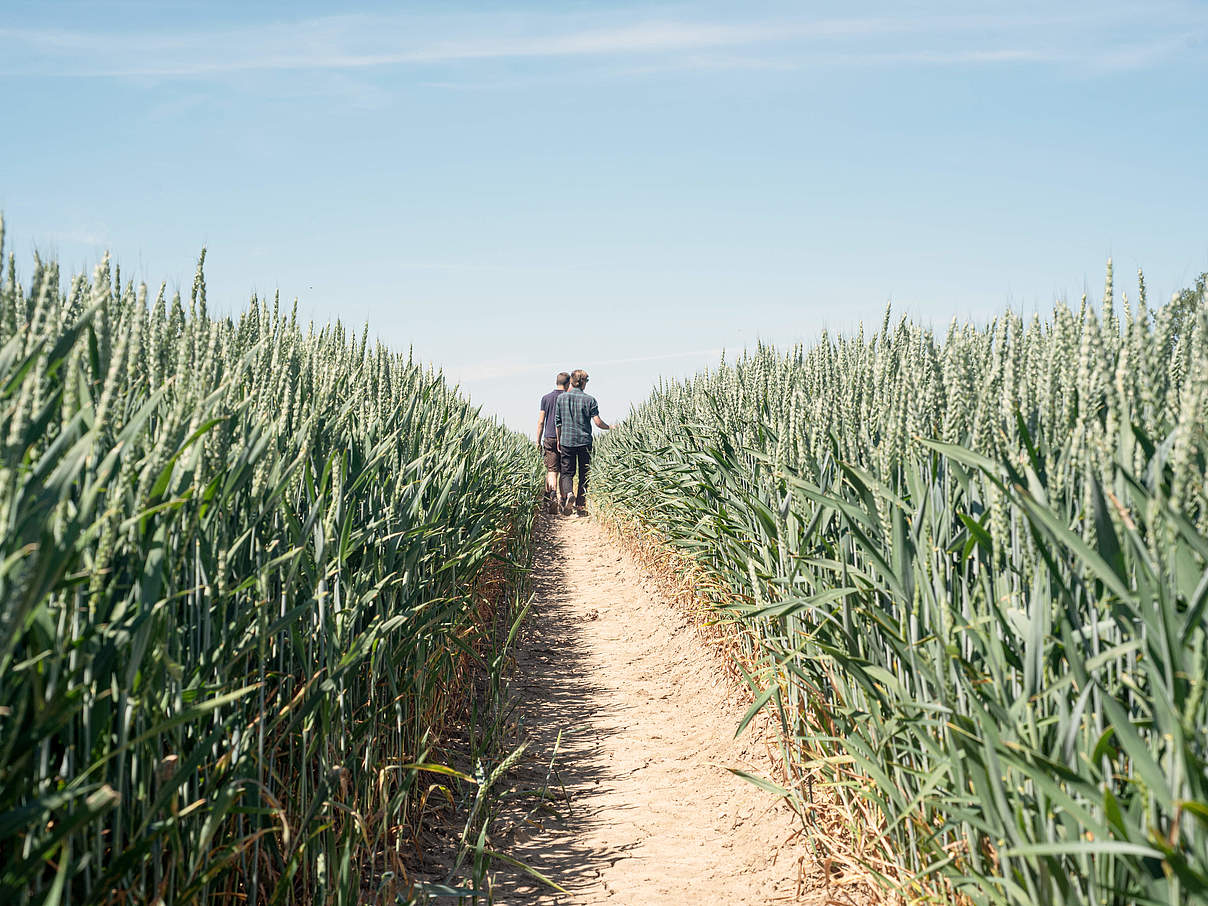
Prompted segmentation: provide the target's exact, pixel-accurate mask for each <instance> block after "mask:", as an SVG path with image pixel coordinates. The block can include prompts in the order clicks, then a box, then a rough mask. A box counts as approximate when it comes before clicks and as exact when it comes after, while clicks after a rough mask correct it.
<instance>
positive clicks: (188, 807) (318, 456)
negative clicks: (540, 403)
mask: <svg viewBox="0 0 1208 906" xmlns="http://www.w3.org/2000/svg"><path fill="white" fill-rule="evenodd" d="M0 286H2V287H3V289H2V291H0V442H2V443H3V456H2V458H0V524H2V525H3V532H2V533H0V815H2V816H3V817H2V819H0V900H2V901H3V902H5V903H13V904H18V903H34V902H37V903H46V904H55V903H73V904H74V903H88V902H119V901H120V902H150V901H152V900H155V899H156V898H157V897H158V898H162V899H163V901H165V902H169V903H171V902H190V901H206V902H211V901H213V902H257V903H259V902H328V901H331V902H346V903H353V902H361V898H362V896H363V895H365V893H366V890H368V891H369V893H373V892H374V890H375V889H377V888H379V887H382V885H384V887H383V888H382V889H385V888H391V885H392V884H394V885H395V887H394V888H392V889H394V890H395V891H396V892H397V891H404V890H405V884H404V883H403V882H404V881H405V864H404V861H403V859H402V854H404V853H406V852H414V848H415V839H414V836H415V833H416V829H417V822H418V820H419V817H418V816H419V812H420V808H421V802H422V799H423V798H424V797H425V796H426V795H428V794H429V792H430V787H431V786H432V783H433V776H434V775H421V774H419V772H418V769H417V768H416V767H415V766H416V765H417V764H419V763H421V762H424V761H425V759H426V758H427V756H428V755H429V751H430V749H431V748H432V746H433V745H434V743H435V742H436V740H437V737H438V735H439V733H440V731H441V728H442V726H443V725H444V723H445V721H446V718H447V716H448V715H449V713H450V712H451V711H457V710H458V709H461V708H463V707H464V701H463V698H464V692H465V689H466V674H467V670H468V665H469V664H470V662H471V660H472V659H473V658H474V657H475V656H476V655H475V653H474V652H475V651H476V650H477V649H480V648H481V647H482V645H483V644H485V641H484V639H483V636H484V634H485V633H486V632H487V629H488V628H489V626H490V625H491V622H492V621H491V613H492V609H493V608H494V607H495V606H497V605H500V604H502V605H503V606H506V605H507V603H508V602H507V601H506V600H502V599H501V598H500V596H501V595H504V596H506V594H507V591H508V579H509V578H510V576H509V572H510V570H511V567H509V566H508V565H507V564H509V563H518V564H519V565H521V566H522V565H523V563H524V561H525V558H526V556H527V554H526V551H527V544H528V534H529V528H530V516H531V512H532V506H533V500H534V495H535V492H536V488H537V482H538V481H539V476H538V474H537V463H536V462H535V461H534V458H533V456H532V453H531V450H530V447H529V445H528V443H527V442H526V441H525V440H524V438H522V437H520V436H519V435H516V434H514V433H512V432H510V431H508V430H506V429H504V428H502V427H500V426H498V425H496V424H495V423H493V422H488V421H486V420H484V419H481V418H480V417H479V416H478V413H477V411H476V410H474V409H473V408H472V407H470V406H469V405H468V404H467V403H466V402H465V401H464V400H462V399H461V398H459V397H458V396H457V395H456V394H455V393H454V392H453V391H451V390H450V389H449V388H448V386H447V385H446V384H445V382H444V380H443V379H442V378H441V376H440V375H439V374H436V373H433V372H432V371H430V370H427V369H425V368H424V367H421V366H420V365H418V364H416V363H414V362H412V361H411V360H410V359H409V357H407V356H400V355H397V354H395V353H392V352H390V351H389V350H387V349H385V348H383V347H381V346H380V345H376V344H374V345H370V344H369V343H368V342H367V340H366V337H365V336H364V335H362V336H360V337H357V336H354V335H349V334H347V333H346V332H345V331H344V329H343V328H342V327H341V326H339V325H338V324H337V325H335V326H329V327H324V328H322V329H321V330H317V331H316V330H315V329H314V328H313V327H311V328H303V327H302V326H300V325H299V324H297V323H296V320H295V317H294V316H293V315H292V314H288V313H282V312H280V311H278V307H277V304H276V302H274V303H273V304H272V305H271V306H269V305H266V304H264V303H262V302H260V301H257V300H255V299H253V300H252V302H251V304H250V305H249V306H248V307H247V309H246V310H245V311H244V312H242V313H241V314H240V315H239V317H238V318H237V319H231V318H225V317H212V316H211V315H209V314H208V313H207V310H206V288H205V280H204V276H203V272H202V270H201V267H200V266H199V268H198V272H197V277H196V280H195V282H194V284H193V288H192V292H191V294H190V297H189V299H188V300H187V301H186V300H182V299H181V298H180V297H179V296H175V297H173V298H172V299H170V300H169V299H167V298H166V297H165V293H164V290H163V289H162V288H161V290H160V292H159V295H158V296H157V297H156V298H154V299H148V297H147V291H146V288H145V287H134V286H132V285H130V284H126V285H123V284H122V282H121V278H120V274H119V273H118V272H117V270H116V269H113V270H111V268H110V266H109V263H108V261H107V260H106V262H105V263H103V264H102V265H101V266H100V267H99V268H98V269H97V271H96V273H95V275H94V276H93V277H92V279H91V280H88V279H85V278H83V277H76V278H75V279H74V280H73V281H72V282H71V284H70V289H68V290H67V291H66V292H64V291H62V289H61V284H60V274H59V272H58V268H57V266H56V265H54V264H48V263H44V262H41V261H38V262H36V264H35V268H34V270H33V273H32V275H31V277H30V279H29V281H28V284H27V285H25V286H23V284H22V282H21V281H20V280H18V279H17V275H16V274H15V273H14V271H13V264H12V262H11V259H10V261H9V264H8V268H7V270H6V271H4V272H3V273H0ZM436 776H437V779H439V776H438V775H436ZM392 896H393V894H392Z"/></svg>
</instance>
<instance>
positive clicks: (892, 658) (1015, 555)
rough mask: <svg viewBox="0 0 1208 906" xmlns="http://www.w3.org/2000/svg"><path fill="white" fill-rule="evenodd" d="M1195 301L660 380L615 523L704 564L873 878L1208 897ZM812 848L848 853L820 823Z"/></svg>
mask: <svg viewBox="0 0 1208 906" xmlns="http://www.w3.org/2000/svg"><path fill="white" fill-rule="evenodd" d="M1206 416H1208V298H1206V294H1205V281H1204V280H1203V279H1201V281H1200V282H1199V284H1198V285H1197V286H1196V287H1195V288H1194V289H1192V290H1188V291H1185V292H1183V293H1181V294H1179V295H1178V296H1177V297H1175V298H1174V299H1173V300H1172V301H1171V302H1170V303H1168V304H1166V305H1163V306H1161V307H1160V308H1157V309H1156V310H1151V309H1150V308H1149V307H1148V305H1147V300H1146V298H1145V288H1144V282H1143V281H1142V282H1141V285H1140V293H1139V298H1138V299H1136V300H1134V301H1133V302H1131V303H1130V302H1129V300H1128V299H1127V298H1124V299H1123V300H1122V303H1118V302H1117V300H1116V299H1115V298H1114V292H1113V287H1112V276H1111V271H1110V265H1109V270H1108V279H1107V287H1106V291H1105V294H1104V299H1103V302H1102V305H1101V306H1100V307H1099V310H1098V311H1096V310H1095V307H1094V306H1092V305H1090V304H1088V303H1087V302H1086V300H1085V299H1084V300H1083V302H1082V304H1081V305H1080V306H1079V307H1077V308H1074V309H1071V308H1069V307H1067V306H1066V305H1064V304H1059V305H1057V306H1056V307H1055V308H1054V310H1053V311H1052V313H1051V314H1050V315H1049V316H1048V317H1047V318H1044V319H1042V318H1040V317H1039V316H1037V317H1033V318H1032V319H1030V320H1026V321H1025V320H1024V319H1022V318H1021V317H1019V316H1018V315H1016V314H1014V313H1007V314H1004V315H1002V316H1001V317H999V318H998V319H996V320H995V321H994V322H993V323H991V324H988V325H986V326H976V327H975V326H971V325H964V326H961V325H956V324H953V325H952V326H951V327H950V328H949V329H948V330H947V332H944V333H936V332H934V331H932V330H930V329H928V328H925V327H923V326H920V325H917V324H914V323H911V322H910V321H909V320H907V319H901V320H899V321H897V322H894V321H891V319H890V317H889V315H888V313H887V314H886V319H885V322H884V324H883V325H882V326H881V329H880V330H879V331H877V332H876V333H874V334H872V335H871V336H865V335H864V334H863V332H862V331H861V332H860V333H857V334H856V335H855V336H847V337H830V336H824V337H823V338H822V339H821V340H820V341H819V342H818V343H817V344H816V345H813V346H811V347H809V348H796V349H793V350H790V351H788V352H787V353H784V352H777V351H776V350H774V349H772V348H768V347H760V348H758V349H756V350H753V351H750V352H748V353H747V354H746V355H744V356H743V357H742V358H741V359H740V360H739V361H737V362H735V363H733V364H729V365H727V364H723V365H722V367H720V368H719V369H717V370H716V371H713V372H709V373H705V374H702V375H700V376H698V377H696V378H695V379H692V380H689V381H685V382H673V383H669V384H666V385H664V386H661V387H660V388H659V389H658V390H657V391H656V392H655V393H654V394H653V395H652V397H651V398H650V399H649V400H648V401H647V402H646V403H645V404H644V405H643V406H641V407H640V408H638V409H637V410H636V412H635V413H634V415H633V416H631V417H630V418H629V419H628V420H627V421H626V422H625V423H624V425H623V426H622V427H621V428H620V429H618V430H615V431H613V432H611V434H610V435H609V436H608V438H607V439H606V440H605V441H603V442H602V443H601V445H600V447H599V449H598V451H597V456H596V469H597V479H596V480H597V483H596V488H597V489H598V493H600V494H602V495H604V498H605V499H604V509H605V512H606V514H607V516H608V518H610V519H612V520H614V521H615V522H617V523H618V524H619V525H621V526H622V527H624V528H626V529H627V530H629V531H633V532H638V533H641V534H642V535H643V536H645V537H650V536H653V537H654V538H656V539H658V540H659V541H660V542H662V543H665V544H669V545H671V546H672V548H673V549H675V550H677V551H679V552H680V553H681V554H684V555H687V556H689V557H691V558H692V559H693V560H694V561H695V568H696V569H698V570H702V571H704V573H705V574H707V577H708V578H709V581H707V582H705V583H703V584H702V586H701V587H702V588H715V589H716V591H713V592H709V593H708V594H709V597H710V603H711V604H712V605H713V606H714V607H716V608H717V610H718V613H719V614H720V615H721V616H722V617H723V619H725V620H727V621H728V623H729V625H730V628H731V629H732V636H733V638H734V639H735V640H736V641H737V643H738V644H740V645H742V646H745V653H744V655H743V657H742V660H744V661H745V665H744V669H746V670H748V672H749V678H750V684H751V688H752V692H753V694H754V695H755V704H756V706H767V707H772V708H775V709H776V712H777V713H778V714H779V715H780V719H781V723H782V728H783V733H784V739H783V746H784V754H785V757H786V760H787V763H788V765H789V769H790V771H791V773H792V775H793V776H794V777H795V781H794V783H793V784H791V785H790V788H789V789H787V790H786V791H785V792H786V795H788V796H790V797H792V798H793V799H794V800H795V801H796V803H797V806H798V808H799V810H800V812H801V814H802V816H803V819H804V820H805V822H806V825H807V828H809V827H811V826H812V824H811V822H812V820H813V819H812V816H813V814H814V811H813V810H814V808H815V807H816V806H817V805H818V801H817V800H816V798H815V796H814V791H815V789H816V788H815V787H814V785H813V784H812V781H811V779H812V778H813V777H816V776H823V777H824V778H826V779H827V780H829V781H830V782H831V783H832V785H833V786H834V789H835V790H836V791H837V794H838V795H839V797H840V798H841V799H843V800H846V801H847V803H848V804H849V805H851V806H853V808H852V813H853V814H858V813H863V812H867V809H866V808H864V806H865V805H866V804H867V803H868V802H869V801H871V802H872V803H873V804H874V805H875V809H874V812H875V813H876V814H877V816H878V819H877V822H876V823H875V825H874V826H872V827H868V826H861V825H858V824H853V826H852V827H851V828H850V832H851V837H850V839H849V841H848V845H849V846H853V847H856V848H858V849H859V850H860V851H861V852H862V853H864V857H865V859H866V861H867V862H868V864H869V865H870V866H871V867H873V869H874V870H876V871H879V872H880V873H881V874H882V875H883V876H884V877H885V879H886V881H887V883H890V884H893V885H895V886H899V887H900V888H901V889H903V890H904V891H906V892H908V893H910V892H912V893H913V894H914V895H917V896H920V897H922V896H925V895H929V894H928V892H930V894H934V895H936V896H938V897H941V898H943V899H948V898H950V897H951V895H952V893H953V892H954V891H955V892H959V893H960V894H963V895H964V896H966V897H968V898H969V901H971V902H973V903H977V904H991V903H1010V904H1020V906H1023V904H1035V903H1075V902H1077V903H1096V904H1116V906H1124V904H1132V903H1162V904H1172V906H1173V904H1179V903H1208V763H1206V758H1208V698H1206V696H1205V691H1206V686H1208V619H1206V614H1208V569H1206V566H1208V496H1206V490H1205V473H1206V471H1208V469H1206V465H1208V435H1206V433H1205V425H1206V424H1208V417H1206ZM812 839H813V841H814V843H815V845H817V846H818V847H820V848H822V849H823V850H824V851H825V850H826V848H827V847H831V846H834V845H835V841H833V840H830V839H828V838H827V836H826V834H825V833H823V832H821V830H819V831H818V832H816V833H814V834H812Z"/></svg>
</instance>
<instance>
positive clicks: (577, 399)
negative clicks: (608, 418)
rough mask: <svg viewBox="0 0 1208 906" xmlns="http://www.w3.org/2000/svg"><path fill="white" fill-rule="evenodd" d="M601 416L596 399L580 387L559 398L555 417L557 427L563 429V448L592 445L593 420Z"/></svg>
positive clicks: (573, 388) (572, 388)
mask: <svg viewBox="0 0 1208 906" xmlns="http://www.w3.org/2000/svg"><path fill="white" fill-rule="evenodd" d="M599 414H600V407H599V406H597V405H596V398H595V397H594V396H591V395H590V394H587V393H584V392H583V391H582V390H580V389H579V388H578V387H571V388H570V389H569V390H567V391H566V392H565V393H564V394H562V395H561V396H560V397H558V411H557V414H556V416H555V418H556V424H557V427H559V428H561V429H562V446H564V447H587V446H590V445H591V420H592V418H594V417H595V416H597V415H599Z"/></svg>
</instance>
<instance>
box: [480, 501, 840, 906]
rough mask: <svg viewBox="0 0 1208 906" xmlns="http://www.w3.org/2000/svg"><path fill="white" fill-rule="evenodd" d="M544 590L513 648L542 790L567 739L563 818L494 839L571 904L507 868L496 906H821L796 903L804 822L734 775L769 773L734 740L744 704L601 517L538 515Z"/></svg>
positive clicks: (531, 767)
mask: <svg viewBox="0 0 1208 906" xmlns="http://www.w3.org/2000/svg"><path fill="white" fill-rule="evenodd" d="M535 591H536V600H535V602H534V604H533V609H532V611H531V613H530V616H529V619H528V621H527V624H526V628H525V630H524V631H523V634H522V637H521V639H520V641H519V647H518V652H517V666H518V669H517V674H518V675H517V676H516V678H515V684H516V690H517V692H518V693H519V694H520V696H521V702H522V703H521V705H520V712H521V720H522V722H523V735H524V737H525V738H527V739H528V741H529V751H528V753H527V754H528V755H529V756H530V757H527V758H526V759H525V763H524V766H523V767H522V768H521V769H520V776H519V777H518V778H517V779H516V780H517V782H518V783H519V785H521V786H526V787H541V786H543V785H544V781H545V778H546V775H547V773H548V772H547V770H546V767H545V765H547V764H548V762H549V758H550V756H551V754H552V752H553V749H554V745H555V741H556V740H557V737H558V734H559V733H561V734H562V736H561V743H560V748H559V751H558V756H557V759H556V763H555V773H554V775H553V777H552V780H551V786H552V788H553V790H554V793H555V798H554V799H553V800H551V802H550V804H551V806H552V807H553V808H554V809H556V810H557V812H558V814H557V815H554V814H551V813H550V812H549V811H547V810H538V811H536V812H533V813H532V816H531V821H527V822H526V821H524V820H523V818H522V817H521V816H512V818H511V820H510V821H505V824H510V825H511V829H510V830H508V832H507V834H506V836H505V838H504V839H502V840H499V841H497V842H498V843H501V844H502V846H501V847H500V848H501V849H503V851H505V852H507V853H509V854H510V855H513V856H516V857H518V858H520V859H522V860H524V861H525V862H527V863H529V864H530V865H532V866H533V867H534V868H536V869H538V870H539V871H541V872H542V873H544V874H546V875H548V876H549V877H551V878H553V879H554V880H556V881H557V882H558V883H560V884H561V885H563V886H564V887H566V888H567V890H568V891H570V894H569V895H564V894H560V893H557V892H554V891H550V890H549V888H543V887H542V886H541V885H539V884H537V883H536V882H534V881H532V880H531V879H530V878H528V877H527V876H525V875H523V874H520V873H513V872H508V871H501V872H499V873H497V874H496V876H495V898H496V902H499V903H523V904H588V903H609V904H618V906H620V904H664V903H677V904H679V903H684V904H687V903H728V904H761V903H776V902H807V903H815V902H824V900H825V896H824V895H822V894H821V892H815V893H812V894H806V895H804V896H801V897H798V896H797V879H798V876H799V874H800V872H801V864H800V860H801V859H802V857H803V849H802V847H800V846H799V845H793V844H791V843H790V844H789V845H787V846H786V845H785V843H786V841H789V840H790V838H792V837H793V834H794V831H795V830H796V827H797V825H796V823H795V819H794V817H793V815H792V814H791V813H790V812H789V811H788V809H787V808H786V807H785V806H784V805H783V804H781V803H778V802H777V801H776V800H775V799H774V798H773V797H771V796H769V795H768V794H766V793H763V792H761V791H760V790H758V789H756V788H755V787H753V786H751V785H750V784H749V783H747V782H746V781H744V780H742V779H740V778H738V777H736V776H734V775H733V774H731V773H730V772H729V771H727V770H726V768H727V767H735V768H739V769H745V770H749V771H751V772H752V773H755V774H764V773H766V770H767V759H766V755H765V752H764V749H763V743H761V742H760V741H758V740H756V739H753V738H751V735H750V733H749V732H748V733H744V735H743V737H742V738H741V739H740V740H737V741H735V740H734V730H735V727H736V726H737V724H738V721H739V720H740V719H741V717H742V713H743V711H744V709H745V704H744V703H743V702H742V700H741V697H740V696H736V695H735V690H734V689H733V687H732V686H730V685H729V683H728V682H727V681H726V680H725V679H724V678H723V677H722V675H721V673H720V671H719V669H718V665H717V664H716V662H715V661H714V660H713V656H712V655H710V654H709V652H708V650H707V649H706V647H705V646H704V645H703V644H702V642H701V641H700V639H699V638H698V636H697V634H696V632H695V630H694V629H693V628H692V627H691V626H690V625H688V624H687V623H686V621H685V618H684V617H683V616H682V615H681V614H679V613H677V612H676V611H674V610H673V609H672V608H671V607H670V606H668V605H667V604H665V603H663V602H662V601H660V600H659V599H658V598H657V597H656V596H654V595H653V594H651V593H648V592H647V591H646V590H644V586H643V581H642V577H641V575H640V573H639V570H638V568H637V567H636V565H634V563H632V562H631V560H630V559H629V557H628V556H626V555H624V554H622V553H621V552H620V551H619V550H617V548H616V547H615V546H614V545H613V544H612V543H611V542H610V541H609V540H608V539H607V538H606V537H605V535H604V534H603V533H602V532H601V530H600V528H599V526H598V525H597V524H596V523H595V521H594V520H593V519H590V518H577V517H556V516H555V517H546V516H543V517H540V521H539V523H538V526H537V556H536V574H535ZM543 763H544V764H543ZM563 790H565V798H562V796H563ZM527 807H528V806H526V808H527Z"/></svg>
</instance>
